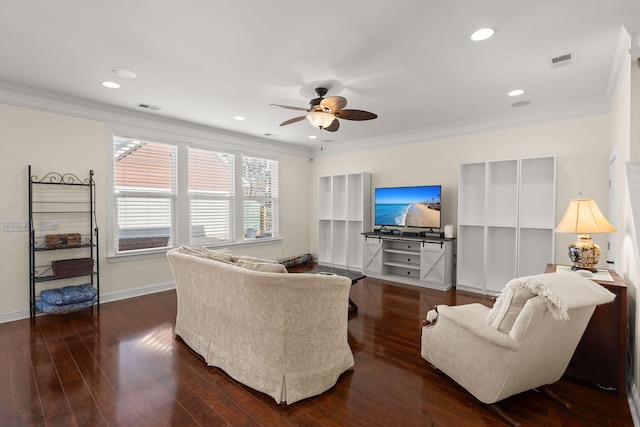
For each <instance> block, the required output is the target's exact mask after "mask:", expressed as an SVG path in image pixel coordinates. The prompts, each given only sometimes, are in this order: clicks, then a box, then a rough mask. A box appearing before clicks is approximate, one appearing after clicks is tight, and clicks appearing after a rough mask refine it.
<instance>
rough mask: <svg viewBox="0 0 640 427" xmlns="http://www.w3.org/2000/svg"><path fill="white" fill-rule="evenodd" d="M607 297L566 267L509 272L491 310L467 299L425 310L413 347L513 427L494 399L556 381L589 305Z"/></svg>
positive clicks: (608, 298) (608, 297) (590, 310)
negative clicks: (518, 273)
mask: <svg viewBox="0 0 640 427" xmlns="http://www.w3.org/2000/svg"><path fill="white" fill-rule="evenodd" d="M614 298H615V295H614V294H612V293H611V292H609V291H608V290H606V289H605V288H603V287H602V286H600V285H598V284H596V283H594V282H592V281H591V280H588V279H585V278H582V277H580V276H578V275H577V274H572V273H554V274H541V275H538V276H529V277H522V278H518V279H514V280H512V281H510V282H509V283H508V284H507V286H506V287H505V289H504V290H503V291H502V294H501V295H500V296H499V297H498V299H497V300H496V302H495V304H494V307H493V308H492V309H489V308H488V307H486V306H484V305H482V304H467V305H461V306H452V307H449V306H446V305H440V306H437V308H436V309H434V310H431V311H430V312H429V313H428V314H427V321H426V326H424V327H423V328H422V351H421V354H422V357H423V358H424V359H426V360H428V361H429V362H430V363H431V364H432V365H433V366H434V367H435V368H437V369H438V370H440V371H442V372H443V373H445V374H446V375H447V376H449V377H450V378H452V379H453V380H454V381H456V382H457V383H458V384H459V385H461V386H462V387H463V388H465V389H466V390H467V391H468V392H469V393H471V394H472V395H473V396H475V397H476V398H477V399H478V400H479V401H480V402H482V403H484V404H486V405H487V406H488V407H489V409H491V410H492V411H493V412H494V413H496V414H497V415H499V416H500V417H502V418H503V419H504V420H505V421H507V422H508V423H510V424H511V425H515V426H517V425H519V424H518V423H517V422H515V421H514V420H512V419H511V418H509V417H508V416H507V414H505V413H504V412H503V411H502V410H501V409H500V408H499V407H498V406H497V405H496V402H499V401H500V400H502V399H505V398H507V397H509V396H512V395H514V394H517V393H521V392H523V391H526V390H530V389H533V388H541V387H542V386H545V385H547V384H552V383H554V382H556V381H558V380H559V379H560V377H562V375H563V374H564V372H565V370H566V369H567V366H568V364H569V361H570V360H571V357H572V356H573V353H574V351H575V349H576V347H577V345H578V343H579V341H580V339H581V338H582V334H583V333H584V330H585V329H586V327H587V324H588V323H589V319H590V318H591V315H592V314H593V311H594V309H595V307H596V306H597V305H599V304H605V303H608V302H611V301H613V299H614ZM542 390H543V391H546V392H547V394H549V395H550V396H551V397H554V398H556V397H555V395H553V394H552V393H551V392H550V391H549V390H544V388H543V389H542ZM567 406H568V407H570V405H568V404H567Z"/></svg>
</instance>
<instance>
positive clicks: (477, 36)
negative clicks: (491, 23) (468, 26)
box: [471, 28, 495, 42]
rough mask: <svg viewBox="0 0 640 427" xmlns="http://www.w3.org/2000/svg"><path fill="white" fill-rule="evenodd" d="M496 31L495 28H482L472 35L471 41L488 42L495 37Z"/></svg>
mask: <svg viewBox="0 0 640 427" xmlns="http://www.w3.org/2000/svg"><path fill="white" fill-rule="evenodd" d="M494 32H495V31H493V28H481V29H479V30H478V31H476V32H474V33H473V34H471V40H473V41H476V42H479V41H482V40H486V39H488V38H489V37H491V36H492V35H493V33H494Z"/></svg>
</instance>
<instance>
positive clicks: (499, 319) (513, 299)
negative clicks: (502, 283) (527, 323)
mask: <svg viewBox="0 0 640 427" xmlns="http://www.w3.org/2000/svg"><path fill="white" fill-rule="evenodd" d="M534 296H535V295H534V294H533V293H531V292H530V291H529V290H528V289H526V288H520V289H518V290H517V291H515V292H513V291H511V290H509V288H506V289H505V291H504V292H503V293H502V294H500V296H499V297H498V299H497V300H496V302H495V304H494V305H493V308H492V309H491V310H489V314H488V315H487V321H488V322H489V325H491V326H493V327H494V328H496V329H497V330H499V331H500V332H504V333H506V334H508V333H509V332H510V331H511V328H512V327H513V324H514V323H515V321H516V319H517V318H518V315H519V314H520V312H521V311H522V308H523V307H524V305H525V304H526V302H527V301H528V300H529V299H530V298H533V297H534Z"/></svg>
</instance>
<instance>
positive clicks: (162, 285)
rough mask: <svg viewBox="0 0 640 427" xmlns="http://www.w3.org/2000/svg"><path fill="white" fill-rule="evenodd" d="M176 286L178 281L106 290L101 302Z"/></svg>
mask: <svg viewBox="0 0 640 427" xmlns="http://www.w3.org/2000/svg"><path fill="white" fill-rule="evenodd" d="M175 288H176V282H165V283H157V284H155V285H148V286H141V287H139V288H130V289H127V290H125V291H114V292H104V293H101V294H100V304H104V303H107V302H113V301H119V300H123V299H128V298H134V297H140V296H142V295H149V294H155V293H156V292H164V291H168V290H170V289H175Z"/></svg>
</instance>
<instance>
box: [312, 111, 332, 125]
mask: <svg viewBox="0 0 640 427" xmlns="http://www.w3.org/2000/svg"><path fill="white" fill-rule="evenodd" d="M307 119H308V120H309V122H311V124H312V125H313V126H315V127H317V128H323V129H324V128H327V127H329V126H330V125H331V123H333V121H334V120H335V119H336V116H334V115H333V114H331V113H325V112H323V111H312V112H310V113H309V114H307Z"/></svg>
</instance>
